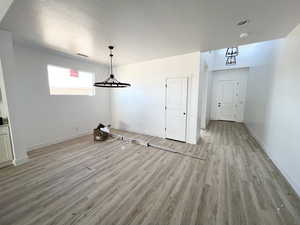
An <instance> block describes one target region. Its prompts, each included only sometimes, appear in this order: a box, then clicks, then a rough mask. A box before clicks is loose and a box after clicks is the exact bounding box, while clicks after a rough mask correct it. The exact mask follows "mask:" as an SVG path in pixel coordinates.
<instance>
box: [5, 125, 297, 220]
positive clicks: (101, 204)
mask: <svg viewBox="0 0 300 225" xmlns="http://www.w3.org/2000/svg"><path fill="white" fill-rule="evenodd" d="M115 132H119V133H122V134H125V135H128V136H131V137H137V138H143V139H145V140H150V141H151V142H155V143H157V144H160V145H165V146H168V147H170V148H174V149H175V150H176V151H180V152H182V153H188V154H192V155H195V156H197V157H200V158H202V160H198V159H195V158H191V157H183V156H182V155H178V154H173V153H168V152H163V151H160V150H157V149H154V148H146V147H144V146H140V145H136V144H129V143H124V142H122V141H120V140H116V139H110V140H108V141H106V142H103V143H96V144H95V143H94V142H93V141H92V136H86V137H82V138H78V139H75V140H71V141H67V142H64V143H61V144H56V145H52V146H49V147H47V148H43V149H38V150H35V151H32V152H31V153H30V158H31V161H30V162H29V163H26V164H24V165H22V166H18V167H15V168H5V169H1V170H0V224H1V225H11V224H14V225H33V224H35V225H50V224H51V225H70V224H74V225H75V224H76V225H77V224H78V225H94V224H105V225H111V224H116V225H117V224H120V225H121V224H122V225H125V224H145V225H146V224H149V225H150V224H151V225H156V224H161V225H167V224H170V225H177V224H178V225H179V224H181V225H190V224H191V225H192V224H193V225H211V224H218V225H252V224H253V225H279V224H282V225H292V224H293V225H296V224H300V200H299V198H298V197H297V196H296V194H295V193H294V192H293V190H292V189H291V187H290V186H289V184H288V183H287V182H286V180H285V179H284V178H283V176H282V175H281V174H280V173H279V171H278V170H277V169H276V168H275V166H274V165H273V164H272V162H271V161H270V160H269V159H268V157H267V156H266V155H265V154H264V153H263V152H262V151H261V149H260V148H259V146H258V145H257V143H256V142H255V140H254V139H253V138H252V137H251V136H250V135H249V133H248V132H247V131H246V129H245V127H244V125H243V124H239V123H230V122H212V123H211V124H210V126H209V130H208V131H207V132H205V133H204V137H203V139H202V141H201V143H200V144H199V145H197V146H195V145H189V144H184V143H180V142H174V141H168V140H164V139H159V138H154V137H149V136H145V135H138V134H133V133H129V132H121V131H115Z"/></svg>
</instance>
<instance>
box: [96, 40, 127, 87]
mask: <svg viewBox="0 0 300 225" xmlns="http://www.w3.org/2000/svg"><path fill="white" fill-rule="evenodd" d="M108 48H109V50H110V54H109V56H110V74H109V77H108V78H107V79H106V80H105V81H103V82H96V83H95V84H94V86H95V87H103V88H125V87H130V86H131V85H130V84H128V83H122V82H120V81H118V80H117V79H116V78H115V75H114V74H113V66H112V58H113V56H114V55H113V54H112V50H113V49H114V46H108Z"/></svg>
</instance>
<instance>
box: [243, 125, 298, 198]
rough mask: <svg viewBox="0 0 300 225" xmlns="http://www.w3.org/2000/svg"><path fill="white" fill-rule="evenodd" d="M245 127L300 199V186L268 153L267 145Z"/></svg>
mask: <svg viewBox="0 0 300 225" xmlns="http://www.w3.org/2000/svg"><path fill="white" fill-rule="evenodd" d="M245 126H246V127H247V129H248V131H249V133H250V134H251V136H252V137H254V138H255V140H256V141H257V142H258V144H259V145H260V146H261V148H262V149H263V151H264V152H265V153H266V154H267V156H268V157H269V158H270V159H271V161H272V162H273V163H274V165H275V166H276V167H277V169H278V170H279V171H280V172H281V174H282V175H283V176H284V178H285V179H286V180H287V181H288V183H289V184H290V185H291V186H292V188H293V189H294V191H295V192H296V193H297V194H298V196H299V197H300V187H299V185H298V184H297V183H296V182H295V181H294V180H293V179H292V178H291V177H290V176H289V175H288V173H287V172H286V171H285V169H283V168H282V167H281V166H280V163H279V162H278V160H276V159H275V158H274V157H273V155H272V154H271V153H270V152H269V151H268V148H267V146H266V145H265V143H263V142H262V141H261V140H260V138H258V137H257V136H256V135H255V134H254V132H253V131H252V130H251V129H250V128H249V127H248V126H247V125H246V124H245Z"/></svg>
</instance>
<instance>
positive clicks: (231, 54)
mask: <svg viewBox="0 0 300 225" xmlns="http://www.w3.org/2000/svg"><path fill="white" fill-rule="evenodd" d="M238 55H239V48H238V47H231V48H227V51H226V54H225V57H226V58H227V59H226V65H227V66H230V65H235V64H236V57H237V56H238Z"/></svg>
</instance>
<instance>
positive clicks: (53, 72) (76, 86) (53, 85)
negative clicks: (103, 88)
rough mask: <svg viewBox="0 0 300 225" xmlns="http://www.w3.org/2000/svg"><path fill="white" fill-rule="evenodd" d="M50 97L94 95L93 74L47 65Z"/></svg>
mask: <svg viewBox="0 0 300 225" xmlns="http://www.w3.org/2000/svg"><path fill="white" fill-rule="evenodd" d="M48 79H49V88H50V95H89V96H94V95H95V87H94V82H95V74H93V73H89V72H83V71H77V70H73V69H69V68H63V67H58V66H52V65H48Z"/></svg>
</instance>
